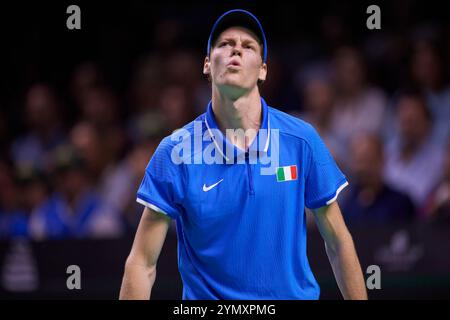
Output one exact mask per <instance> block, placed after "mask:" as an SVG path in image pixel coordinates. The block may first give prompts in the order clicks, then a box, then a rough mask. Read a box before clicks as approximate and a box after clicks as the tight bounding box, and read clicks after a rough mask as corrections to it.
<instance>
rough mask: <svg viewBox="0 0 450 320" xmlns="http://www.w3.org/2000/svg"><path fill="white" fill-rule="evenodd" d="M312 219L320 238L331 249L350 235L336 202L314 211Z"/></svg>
mask: <svg viewBox="0 0 450 320" xmlns="http://www.w3.org/2000/svg"><path fill="white" fill-rule="evenodd" d="M314 219H315V221H316V225H317V228H318V229H319V232H320V234H321V235H322V238H323V239H324V240H325V243H326V244H327V245H328V246H330V247H331V248H335V246H336V245H338V244H339V242H340V240H342V239H343V238H345V237H347V236H349V235H350V234H349V232H348V229H347V226H346V225H345V221H344V218H343V217H342V213H341V210H340V208H339V204H338V202H337V201H333V202H332V203H330V204H329V205H326V206H323V207H320V208H318V209H315V210H314Z"/></svg>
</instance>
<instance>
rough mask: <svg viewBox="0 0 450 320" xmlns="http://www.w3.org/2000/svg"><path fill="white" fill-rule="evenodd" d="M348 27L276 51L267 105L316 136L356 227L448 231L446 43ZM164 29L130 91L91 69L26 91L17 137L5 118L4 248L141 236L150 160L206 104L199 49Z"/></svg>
mask: <svg viewBox="0 0 450 320" xmlns="http://www.w3.org/2000/svg"><path fill="white" fill-rule="evenodd" d="M339 23H341V24H339ZM342 23H343V22H342V21H341V22H339V21H336V18H333V17H327V18H326V19H324V22H323V29H322V30H321V34H320V36H318V39H320V40H321V41H311V40H310V39H304V40H301V39H298V41H293V42H292V43H281V42H278V43H277V42H276V41H275V40H274V41H273V45H270V44H269V59H268V80H267V81H266V82H265V83H264V84H262V85H261V92H262V96H263V97H264V98H265V99H266V101H267V102H268V104H269V105H271V106H273V107H276V108H279V109H281V110H283V111H285V112H288V113H290V114H292V115H294V116H297V117H299V118H301V119H304V120H305V121H308V122H310V123H311V124H313V125H314V126H315V128H316V129H317V130H318V132H319V134H320V135H321V137H322V138H323V139H324V141H325V143H326V145H327V146H328V148H329V149H330V151H331V153H332V154H333V156H334V158H335V159H336V161H337V162H338V164H339V166H340V167H341V169H342V170H343V172H344V173H345V174H346V175H347V177H348V179H349V182H350V185H349V187H347V188H346V189H345V191H343V192H342V194H341V196H340V198H339V204H340V205H341V208H342V211H343V213H344V217H345V219H346V221H347V222H348V223H349V224H352V223H355V224H369V225H370V224H374V223H381V224H383V223H386V224H388V223H394V222H399V223H411V222H420V223H442V222H445V223H448V222H450V142H449V137H450V125H449V124H450V86H449V62H450V59H449V57H450V52H449V51H450V45H449V44H448V38H445V33H444V34H442V33H441V32H440V31H439V30H434V29H433V30H431V31H430V30H428V29H426V30H425V31H426V32H425V31H423V30H422V32H416V33H415V34H410V35H408V36H404V37H399V36H398V35H396V34H395V33H389V32H384V33H381V32H380V33H376V34H375V35H374V36H373V37H370V38H367V39H366V40H365V41H362V42H359V43H351V42H349V41H346V40H345V39H343V38H341V37H342V34H344V33H345V28H344V25H343V24H342ZM160 30H163V31H161V32H160V34H159V37H156V38H155V42H156V44H155V45H154V46H153V47H152V49H151V50H148V52H146V53H145V54H143V55H141V56H139V57H137V58H136V59H135V61H134V62H133V68H132V74H131V76H130V79H129V81H128V83H127V88H126V90H121V91H119V90H116V89H115V88H114V86H111V84H110V82H109V81H108V77H107V75H106V73H105V72H104V71H103V70H102V68H101V64H99V63H98V62H96V61H94V60H92V61H91V60H86V61H80V62H79V63H78V64H77V65H75V67H74V68H73V70H72V72H71V74H70V77H69V78H70V81H69V84H68V86H67V87H66V88H64V90H61V89H60V86H59V85H58V84H55V83H51V82H48V81H36V82H35V83H32V84H31V85H29V86H28V87H27V88H26V91H25V92H24V94H23V99H22V101H21V103H20V105H17V106H16V109H17V110H19V111H17V110H16V111H14V112H15V114H18V115H19V116H20V125H19V129H18V130H13V128H11V127H10V126H9V121H8V119H10V117H11V112H10V111H11V110H2V111H0V136H1V150H0V151H1V159H0V238H11V237H28V238H32V239H35V240H43V239H62V238H86V237H89V238H91V237H93V238H108V237H120V236H122V235H124V234H127V233H130V232H134V231H135V228H136V226H137V224H138V221H139V219H140V216H141V213H142V209H143V208H142V206H141V205H139V204H137V203H136V202H135V199H136V190H137V188H138V186H139V184H140V182H141V179H142V177H143V174H144V170H145V167H146V165H147V163H148V161H149V159H150V157H151V155H152V153H153V151H154V150H155V148H156V147H157V145H158V144H159V142H160V141H161V139H162V138H163V137H164V136H166V135H168V134H170V133H171V132H172V131H173V130H174V129H177V128H180V127H181V126H182V125H184V124H186V123H187V122H189V121H191V120H193V119H194V118H195V117H196V116H197V115H199V114H201V113H203V112H204V111H205V106H206V104H207V102H208V101H209V99H210V94H211V88H210V84H209V83H208V80H207V79H206V78H205V77H204V76H203V75H202V64H203V59H204V52H203V50H202V49H201V48H203V44H204V43H198V44H195V46H192V47H189V46H187V45H186V46H183V47H180V46H177V45H176V43H177V32H178V33H181V32H182V30H183V26H182V25H177V23H176V22H174V21H165V22H162V23H161V25H160ZM445 39H446V40H445ZM205 44H206V40H205Z"/></svg>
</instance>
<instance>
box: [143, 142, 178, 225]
mask: <svg viewBox="0 0 450 320" xmlns="http://www.w3.org/2000/svg"><path fill="white" fill-rule="evenodd" d="M171 150H172V148H171V144H170V141H168V140H167V138H165V139H164V140H163V141H162V142H161V143H160V144H159V146H158V148H156V151H155V153H154V154H153V156H152V158H151V159H150V161H149V163H148V165H147V168H146V169H145V174H144V177H143V179H142V182H141V185H140V186H139V189H138V191H137V199H136V201H137V202H139V203H141V204H143V205H144V206H146V207H148V208H150V209H152V210H154V211H156V212H160V213H163V214H166V215H168V216H169V217H171V218H173V219H177V217H178V216H179V215H180V212H181V199H182V197H183V184H182V181H183V177H182V168H181V165H180V164H175V163H174V162H173V161H171Z"/></svg>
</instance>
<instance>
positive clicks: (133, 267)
mask: <svg viewBox="0 0 450 320" xmlns="http://www.w3.org/2000/svg"><path fill="white" fill-rule="evenodd" d="M155 278H156V265H155V266H145V265H140V264H137V263H135V262H132V261H127V263H126V264H125V272H124V275H123V279H122V287H121V289H120V296H119V299H120V300H148V299H150V296H151V290H152V288H153V284H154V283H155Z"/></svg>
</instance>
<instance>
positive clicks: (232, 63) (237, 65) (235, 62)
mask: <svg viewBox="0 0 450 320" xmlns="http://www.w3.org/2000/svg"><path fill="white" fill-rule="evenodd" d="M240 66H241V63H240V62H239V61H237V60H231V61H230V62H229V63H228V64H227V67H240Z"/></svg>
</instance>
